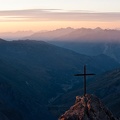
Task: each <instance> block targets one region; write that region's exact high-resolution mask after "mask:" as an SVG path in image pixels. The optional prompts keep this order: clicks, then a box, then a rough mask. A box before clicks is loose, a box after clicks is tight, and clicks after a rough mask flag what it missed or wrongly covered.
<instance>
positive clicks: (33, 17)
mask: <svg viewBox="0 0 120 120" xmlns="http://www.w3.org/2000/svg"><path fill="white" fill-rule="evenodd" d="M61 27H63V28H64V27H74V28H80V27H86V28H89V27H90V28H95V27H101V28H115V29H116V28H117V29H120V0H4V1H3V0H0V32H9V31H11V32H14V31H23V30H24V31H27V30H33V31H40V30H52V29H56V28H61Z"/></svg>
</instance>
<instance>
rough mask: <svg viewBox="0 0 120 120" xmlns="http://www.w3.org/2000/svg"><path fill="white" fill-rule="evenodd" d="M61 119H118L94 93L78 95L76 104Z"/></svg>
mask: <svg viewBox="0 0 120 120" xmlns="http://www.w3.org/2000/svg"><path fill="white" fill-rule="evenodd" d="M59 120H117V119H116V118H114V116H113V115H112V113H111V112H110V111H109V110H108V109H107V108H106V107H105V106H104V105H103V104H102V102H101V101H100V100H99V98H97V97H96V96H94V95H88V94H87V95H86V96H82V97H80V96H77V97H76V102H75V105H73V106H72V107H71V108H70V109H69V110H68V111H66V112H65V113H64V114H63V115H62V116H61V117H60V118H59Z"/></svg>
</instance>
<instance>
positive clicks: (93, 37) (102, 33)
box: [24, 27, 120, 42]
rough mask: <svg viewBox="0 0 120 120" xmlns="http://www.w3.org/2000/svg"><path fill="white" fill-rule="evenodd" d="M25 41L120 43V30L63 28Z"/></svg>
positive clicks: (33, 35) (29, 37)
mask: <svg viewBox="0 0 120 120" xmlns="http://www.w3.org/2000/svg"><path fill="white" fill-rule="evenodd" d="M24 39H32V40H46V41H74V42H75V41H76V42H78V41H79V42H101V41H102V42H105V41H119V40H120V30H113V29H101V28H99V27H98V28H95V29H91V28H79V29H73V28H70V27H68V28H61V29H56V30H53V31H47V32H38V33H34V34H32V35H30V36H28V37H25V38H24Z"/></svg>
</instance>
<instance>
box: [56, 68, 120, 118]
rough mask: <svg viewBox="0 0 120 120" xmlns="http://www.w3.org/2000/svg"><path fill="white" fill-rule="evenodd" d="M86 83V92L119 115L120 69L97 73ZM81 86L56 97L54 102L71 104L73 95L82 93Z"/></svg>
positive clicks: (62, 104)
mask: <svg viewBox="0 0 120 120" xmlns="http://www.w3.org/2000/svg"><path fill="white" fill-rule="evenodd" d="M87 83H88V84H87V93H88V94H89V93H90V94H95V95H97V96H98V97H99V98H101V99H102V101H103V102H104V104H105V105H107V106H108V108H109V109H110V110H111V111H112V112H113V113H114V115H116V116H117V117H120V111H119V106H120V90H119V89H120V69H116V70H113V71H109V72H107V73H104V74H102V75H98V76H96V77H95V78H93V79H88V80H87ZM82 88H83V87H79V86H78V87H76V88H74V90H72V91H70V92H68V93H66V94H64V95H63V96H61V97H60V98H58V99H56V101H54V104H55V105H57V104H58V105H59V106H60V105H61V106H64V105H65V106H71V105H72V104H73V103H74V99H75V96H77V95H82V94H83V89H82ZM68 101H69V102H68Z"/></svg>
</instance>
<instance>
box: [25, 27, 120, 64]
mask: <svg viewBox="0 0 120 120" xmlns="http://www.w3.org/2000/svg"><path fill="white" fill-rule="evenodd" d="M24 39H32V40H44V41H47V42H49V43H51V44H54V45H57V46H60V47H63V48H67V49H70V50H73V51H75V52H78V53H81V54H86V55H90V56H95V55H100V54H105V55H108V56H110V57H112V58H113V59H115V60H116V61H117V62H119V63H120V54H119V51H120V30H112V29H101V28H99V27H98V28H95V29H90V28H88V29H87V28H80V29H73V28H64V29H57V30H54V31H47V32H43V33H35V34H33V35H31V36H28V37H25V38H24Z"/></svg>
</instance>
